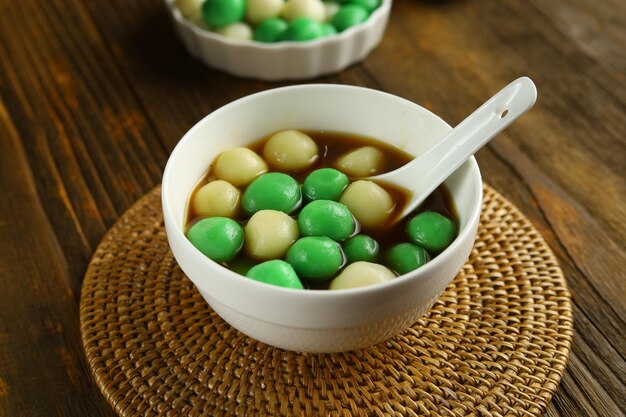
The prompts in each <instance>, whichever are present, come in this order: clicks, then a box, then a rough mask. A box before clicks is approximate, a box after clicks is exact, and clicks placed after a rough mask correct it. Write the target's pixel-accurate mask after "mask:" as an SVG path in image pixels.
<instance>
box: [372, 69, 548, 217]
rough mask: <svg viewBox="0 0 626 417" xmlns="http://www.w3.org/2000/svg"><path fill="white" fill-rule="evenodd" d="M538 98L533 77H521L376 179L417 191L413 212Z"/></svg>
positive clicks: (411, 206)
mask: <svg viewBox="0 0 626 417" xmlns="http://www.w3.org/2000/svg"><path fill="white" fill-rule="evenodd" d="M536 98H537V89H536V88H535V84H534V83H533V82H532V80H531V79H530V78H528V77H521V78H518V79H517V80H515V81H513V82H512V83H511V84H509V85H507V86H506V87H504V88H503V89H502V90H500V91H499V92H498V93H497V94H496V95H494V96H493V97H491V98H490V99H489V100H487V101H486V102H485V103H484V104H483V105H482V106H480V107H479V108H478V109H477V110H476V111H474V112H473V113H472V114H471V115H469V116H468V117H467V118H466V119H465V120H463V121H462V122H461V123H459V124H458V125H457V126H456V127H455V128H454V129H453V130H452V131H450V133H448V135H446V136H445V137H444V138H443V139H441V140H440V141H439V142H438V143H437V144H436V145H435V146H433V147H432V148H431V149H429V150H428V151H427V152H426V153H425V154H423V155H421V156H418V157H417V158H415V159H414V160H413V161H411V162H409V163H408V164H406V165H404V166H403V167H401V168H399V169H397V170H395V171H393V172H390V173H388V174H383V175H380V176H378V177H374V178H373V179H380V180H389V181H391V182H393V183H394V184H397V185H400V186H402V187H404V188H407V189H410V190H414V191H415V194H416V195H414V198H415V200H414V201H412V202H411V203H412V204H410V207H406V209H405V213H407V212H409V211H412V210H413V209H415V208H416V207H417V206H418V205H419V204H420V203H421V202H422V201H423V200H424V199H425V198H426V197H427V196H428V195H429V194H430V193H432V192H433V191H434V190H435V188H437V187H438V186H439V185H440V184H441V183H442V182H443V181H444V180H445V179H446V178H447V177H448V176H449V175H450V174H452V173H453V172H454V171H455V170H456V169H457V168H458V167H459V166H461V164H463V162H465V161H466V160H467V159H468V158H469V157H470V156H471V155H473V154H474V153H476V151H478V150H479V149H480V148H481V147H482V146H484V145H485V144H486V143H487V142H489V140H491V139H492V138H493V137H494V136H495V135H497V134H498V133H500V132H501V131H502V130H504V129H505V128H506V127H507V126H509V125H510V124H511V123H512V122H513V121H514V120H515V119H517V118H518V117H519V116H521V115H522V114H524V113H525V112H526V111H527V110H528V109H530V108H531V107H532V106H533V104H534V103H535V100H536ZM417 194H419V196H418V195H417ZM420 197H421V198H420Z"/></svg>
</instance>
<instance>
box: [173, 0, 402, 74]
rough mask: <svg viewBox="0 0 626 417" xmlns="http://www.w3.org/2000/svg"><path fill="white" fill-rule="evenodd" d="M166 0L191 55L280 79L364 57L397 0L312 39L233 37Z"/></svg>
mask: <svg viewBox="0 0 626 417" xmlns="http://www.w3.org/2000/svg"><path fill="white" fill-rule="evenodd" d="M165 3H166V5H167V7H168V10H169V11H170V14H171V16H172V20H173V22H174V28H175V30H176V32H177V34H178V36H179V37H180V39H181V41H182V42H183V44H184V45H185V47H186V49H187V50H188V51H189V53H190V54H191V55H193V56H194V57H196V58H197V59H199V60H200V61H202V62H204V63H205V64H206V65H208V66H210V67H212V68H216V69H219V70H222V71H225V72H228V73H230V74H233V75H237V76H240V77H248V78H256V79H261V80H265V81H279V80H298V79H307V78H314V77H318V76H321V75H327V74H332V73H335V72H339V71H341V70H343V69H344V68H346V67H348V66H349V65H352V64H355V63H357V62H359V61H361V60H363V59H364V58H365V57H366V56H367V55H368V54H369V53H370V52H371V51H372V50H373V49H374V48H375V47H376V46H377V45H378V44H379V43H380V40H381V39H382V36H383V34H384V32H385V28H386V26H387V21H388V19H389V13H390V10H391V3H392V0H382V2H381V5H380V6H379V7H378V8H377V9H376V10H374V11H373V12H372V14H371V15H370V16H369V18H368V19H367V20H366V21H365V22H363V23H361V24H359V25H356V26H354V27H352V28H349V29H347V30H345V31H343V32H341V33H338V34H335V35H331V36H327V37H324V38H320V39H316V40H312V41H307V42H293V41H290V42H277V43H262V42H256V41H252V40H249V41H242V40H232V39H228V38H226V37H224V36H221V35H219V34H217V33H214V32H211V31H209V30H206V29H204V28H202V27H201V25H199V24H198V21H197V19H198V17H197V16H196V17H195V19H192V20H190V19H187V18H185V17H184V16H183V14H182V13H181V10H179V9H178V8H177V7H176V0H165ZM193 20H196V21H195V22H194V21H193Z"/></svg>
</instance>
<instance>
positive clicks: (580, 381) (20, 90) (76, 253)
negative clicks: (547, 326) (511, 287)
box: [0, 0, 626, 417]
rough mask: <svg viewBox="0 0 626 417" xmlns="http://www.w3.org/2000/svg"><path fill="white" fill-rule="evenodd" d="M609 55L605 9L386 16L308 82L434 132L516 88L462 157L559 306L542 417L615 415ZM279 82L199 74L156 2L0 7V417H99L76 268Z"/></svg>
mask: <svg viewBox="0 0 626 417" xmlns="http://www.w3.org/2000/svg"><path fill="white" fill-rule="evenodd" d="M625 51H626V3H625V2H623V1H621V0H602V1H595V2H591V1H589V0H554V1H541V0H527V1H514V0H466V1H463V0H457V1H439V2H436V1H431V2H423V1H419V0H396V2H395V4H394V6H393V11H392V14H391V17H390V25H389V26H388V28H387V31H386V34H385V37H384V39H383V41H382V43H381V44H380V46H379V47H378V48H377V49H375V50H374V51H373V53H371V54H370V56H369V57H368V58H367V59H366V60H365V61H363V62H362V63H360V64H358V65H354V66H352V67H350V68H348V69H346V70H345V71H343V72H341V73H339V74H335V75H332V76H328V77H323V78H320V79H317V80H314V81H315V82H324V83H342V84H353V85H359V86H366V87H371V88H375V89H379V90H383V91H387V92H389V93H392V94H396V95H399V96H401V97H404V98H406V99H409V100H412V101H415V102H417V103H419V104H421V105H423V106H425V107H427V108H429V109H431V110H432V111H434V112H435V113H437V114H439V115H441V116H442V117H443V118H444V119H445V120H446V121H448V122H449V123H450V124H452V125H455V124H456V123H458V122H459V121H460V120H461V119H462V118H463V117H464V116H465V115H467V114H469V113H470V112H471V111H472V110H473V109H474V108H476V106H478V105H479V104H480V103H482V102H483V101H484V100H485V99H486V98H488V97H489V96H490V95H491V94H493V93H495V92H496V91H497V90H498V89H500V88H501V87H503V86H504V85H506V84H507V83H508V82H509V81H511V80H513V79H514V78H517V77H518V76H521V75H528V76H530V77H531V78H532V79H533V80H534V81H535V83H536V84H537V88H538V92H539V98H538V101H537V103H536V105H535V107H534V108H533V109H532V110H531V112H530V113H528V114H527V115H525V116H524V117H523V118H521V119H520V120H519V121H518V122H516V123H515V124H514V125H512V126H511V127H510V128H509V129H508V130H506V132H504V133H502V134H500V135H499V136H498V137H497V138H496V139H494V140H493V141H492V142H491V143H490V144H489V145H488V146H487V147H486V148H484V149H483V150H481V151H480V152H479V153H478V154H477V158H478V161H479V164H480V166H481V169H482V173H483V176H484V180H485V181H486V182H487V183H489V184H490V185H492V186H493V187H494V188H496V189H497V190H498V191H499V192H500V193H502V194H503V195H504V196H505V197H506V198H508V199H509V200H510V201H512V202H513V203H514V204H515V205H517V206H518V207H519V208H520V209H521V211H522V212H523V213H524V214H525V215H526V216H527V217H528V218H529V219H530V220H531V221H532V223H533V224H534V225H535V227H536V228H537V229H538V230H539V231H540V232H541V233H542V234H543V236H544V237H545V238H546V240H547V241H548V243H549V244H550V246H551V247H552V249H553V250H554V252H555V254H556V255H557V257H558V259H559V261H560V263H561V266H562V269H563V271H564V273H565V276H566V279H567V282H568V284H569V287H570V289H571V293H572V299H573V305H574V316H575V327H576V333H575V339H574V344H573V350H572V354H571V358H570V362H569V365H568V370H567V373H566V374H565V376H564V378H563V379H562V382H561V385H560V387H559V390H558V392H557V393H556V395H555V397H554V399H553V401H552V402H551V404H550V406H549V408H548V409H547V411H546V415H548V416H578V415H581V416H603V417H608V416H611V417H615V416H623V415H624V410H625V409H626V395H624V394H625V392H626V391H625V387H624V386H625V380H626V362H625V360H626V337H625V334H626V274H625V270H626V269H625V266H624V265H625V264H626V255H625V252H626V251H625V249H624V240H625V238H626V222H625V220H624V219H625V218H626V209H625V208H626V185H625V161H626V146H625V139H626V129H625V126H626V52H625ZM307 82H308V81H307ZM288 84H292V83H266V82H260V81H255V80H245V79H239V78H235V77H232V76H229V75H227V74H224V73H220V72H217V71H213V70H210V69H208V68H206V67H204V66H203V65H202V64H201V63H199V62H197V61H196V60H194V59H192V58H191V57H190V56H189V55H188V54H187V53H186V52H185V50H184V49H183V46H182V45H181V43H180V42H179V41H178V40H177V39H176V38H175V35H174V31H173V29H172V27H171V25H170V21H169V18H168V16H167V13H166V8H165V5H164V4H163V2H162V1H159V0H133V1H121V0H108V1H102V0H92V1H87V0H81V1H62V0H49V1H35V0H20V1H8V0H5V1H3V2H0V196H1V205H0V272H1V273H0V297H1V300H2V301H1V307H0V416H113V415H114V412H113V409H112V408H111V406H110V405H109V404H108V403H107V401H106V399H105V397H104V396H103V395H102V394H101V393H100V391H99V390H98V388H97V386H96V384H95V383H94V382H93V379H92V377H91V374H90V371H89V368H88V366H87V364H86V361H85V357H84V354H83V349H82V345H81V339H80V332H79V324H78V321H79V317H78V305H79V298H80V290H81V283H82V280H83V275H84V273H85V269H86V267H87V264H88V262H89V259H90V256H91V254H92V253H93V251H94V249H95V248H96V246H97V245H98V243H99V242H100V240H101V238H102V236H103V235H104V233H105V232H106V231H107V230H108V228H109V227H110V226H111V225H112V224H113V223H114V222H115V221H116V220H117V219H118V218H119V217H120V216H121V215H122V214H123V213H124V211H125V210H126V209H127V208H128V207H129V206H130V205H131V204H132V203H133V202H134V201H136V200H137V199H138V198H139V197H141V196H142V195H143V194H145V193H146V192H148V191H149V190H151V189H152V188H153V187H155V186H156V185H157V184H159V182H160V179H161V174H162V171H163V168H164V166H165V163H166V160H167V157H168V154H169V152H170V151H171V150H172V149H173V147H174V145H175V144H176V142H177V141H178V140H179V138H180V137H181V136H182V135H183V134H184V133H185V131H186V130H187V129H189V128H190V127H191V126H192V125H193V124H194V123H195V122H197V121H198V120H199V119H200V118H202V117H203V116H204V115H206V114H208V113H210V112H211V111H213V110H215V109H217V108H218V107H220V106H222V105H224V104H226V103H228V102H230V101H232V100H235V99H237V98H240V97H242V96H245V95H248V94H250V93H254V92H257V91H261V90H265V89H268V88H272V87H277V86H281V85H288Z"/></svg>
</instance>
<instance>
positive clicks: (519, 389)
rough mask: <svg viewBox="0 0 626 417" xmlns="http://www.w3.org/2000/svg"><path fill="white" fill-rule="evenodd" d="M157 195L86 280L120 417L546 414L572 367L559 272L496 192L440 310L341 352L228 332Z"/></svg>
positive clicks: (100, 362) (97, 351)
mask: <svg viewBox="0 0 626 417" xmlns="http://www.w3.org/2000/svg"><path fill="white" fill-rule="evenodd" d="M159 197H160V193H159V189H158V188H157V189H155V190H154V191H152V192H151V193H149V194H148V195H146V196H145V197H144V198H142V199H141V200H140V201H138V202H137V203H136V204H135V205H134V206H133V207H132V208H131V209H130V210H128V212H126V214H124V215H123V217H122V218H121V219H120V221H119V222H118V223H117V224H116V225H115V226H114V227H113V228H112V229H111V230H110V231H109V232H108V234H107V235H106V236H105V237H104V239H103V241H102V243H101V244H100V246H99V247H98V249H97V250H96V252H95V254H94V256H93V259H92V260H91V263H90V265H89V269H88V270H87V273H86V276H85V281H84V283H83V290H82V297H81V302H80V318H81V333H82V338H83V344H84V348H85V352H86V355H87V359H88V362H89V366H90V368H91V370H92V371H93V374H94V376H95V380H96V381H97V383H98V385H99V386H100V389H101V390H102V392H103V393H104V395H105V396H106V398H107V399H108V401H109V403H110V404H111V405H112V406H113V407H114V408H115V410H116V411H117V413H118V414H120V415H122V416H153V415H159V416H200V415H203V416H218V415H220V416H221V415H225V416H230V415H241V416H248V415H280V416H309V415H310V416H353V415H354V416H382V415H392V416H417V415H424V416H474V415H482V416H505V415H506V416H537V415H541V414H542V412H543V411H544V410H545V408H546V405H547V404H548V402H549V401H550V398H551V397H552V395H553V394H554V392H555V391H556V389H557V386H558V383H559V381H560V379H561V376H562V375H563V373H564V372H565V366H566V363H567V358H568V355H569V351H570V345H571V340H572V333H573V328H572V311H571V305H570V297H569V293H568V290H567V288H566V285H565V281H564V279H563V275H562V272H561V269H560V268H559V265H558V263H557V261H556V260H555V258H554V255H553V254H552V252H551V251H550V249H549V248H548V246H547V245H546V243H545V241H544V240H543V238H542V237H541V235H540V234H539V233H538V232H537V230H536V229H534V228H533V226H532V225H531V224H530V223H529V221H528V220H527V219H526V218H525V217H524V216H523V215H522V214H521V213H520V212H519V211H518V210H517V209H516V208H515V207H514V206H512V205H511V203H510V202H508V201H507V200H506V199H504V198H503V197H502V196H501V195H499V194H498V193H497V192H495V191H494V190H493V189H492V188H490V187H489V186H485V196H484V203H483V211H482V216H481V224H480V227H479V230H478V238H477V241H476V244H475V246H474V250H473V251H472V254H471V257H470V259H469V261H468V262H467V264H466V265H465V267H464V268H463V270H462V271H461V272H460V273H459V275H458V276H457V277H456V279H455V280H454V281H453V282H452V283H451V284H450V285H449V287H448V288H447V289H446V291H445V293H444V294H443V296H442V297H441V298H440V300H439V301H437V303H436V304H435V306H434V307H433V308H432V309H431V311H430V312H429V313H428V315H427V316H425V317H424V318H422V319H421V320H419V321H418V322H417V323H415V324H414V325H413V326H412V327H411V328H410V329H408V330H407V331H405V332H403V333H402V334H400V335H398V336H396V337H394V338H392V339H391V340H388V341H387V342H383V343H380V344H378V345H376V346H373V347H371V348H368V349H363V350H360V351H354V352H347V353H341V354H300V353H294V352H287V351H283V350H280V349H276V348H272V347H269V346H267V345H264V344H262V343H260V342H257V341H255V340H252V339H250V338H248V337H247V336H245V335H243V334H241V333H239V332H238V331H236V330H234V329H233V328H231V327H230V326H229V325H228V324H226V323H225V322H224V321H223V320H222V319H221V318H220V317H219V316H217V314H215V313H214V312H213V311H212V310H211V308H210V307H209V306H208V305H207V304H206V303H205V301H204V300H203V299H202V297H201V296H200V294H199V293H198V292H197V291H196V290H195V288H194V286H193V285H192V283H191V282H190V281H189V280H188V279H187V278H186V277H185V276H184V275H183V273H182V272H181V270H180V269H179V268H178V266H177V264H176V262H175V260H174V259H173V257H172V254H171V252H170V251H169V249H168V245H167V241H166V237H165V231H164V227H163V221H162V215H161V205H160V198H159Z"/></svg>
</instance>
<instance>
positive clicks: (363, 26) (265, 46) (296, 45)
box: [165, 0, 393, 51]
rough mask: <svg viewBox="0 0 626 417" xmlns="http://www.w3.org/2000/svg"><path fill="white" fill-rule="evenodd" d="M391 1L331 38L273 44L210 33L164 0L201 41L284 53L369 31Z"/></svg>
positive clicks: (386, 0)
mask: <svg viewBox="0 0 626 417" xmlns="http://www.w3.org/2000/svg"><path fill="white" fill-rule="evenodd" d="M392 2H393V0H381V3H380V5H379V6H378V7H377V8H376V9H375V10H374V11H373V12H372V13H371V14H370V15H369V17H368V18H367V20H366V21H365V22H362V23H359V24H358V25H355V26H352V27H350V28H348V29H346V30H344V31H343V32H340V33H336V34H334V35H331V36H325V37H322V38H318V39H313V40H310V41H281V42H275V43H264V42H259V41H255V40H236V39H229V38H227V37H225V36H222V35H220V34H218V33H215V32H211V31H210V30H207V29H204V28H202V27H200V26H199V25H197V24H196V23H194V22H192V21H191V20H189V19H187V18H185V17H184V16H183V15H182V13H181V12H180V10H179V9H178V7H177V6H176V0H165V4H166V5H167V7H168V9H169V11H170V14H171V15H172V16H173V18H174V20H175V21H176V22H177V23H178V24H179V25H182V26H185V27H186V28H187V29H188V30H190V31H191V32H193V34H194V35H195V36H197V37H200V38H202V40H207V41H211V42H218V43H220V44H224V45H228V46H232V47H236V48H242V47H247V48H250V47H254V48H258V49H260V50H266V51H285V50H293V49H297V50H300V49H308V48H313V47H316V46H319V47H322V46H325V45H330V44H337V43H340V42H342V41H344V40H345V39H347V38H349V37H351V36H353V35H354V34H356V33H360V32H364V31H367V30H369V29H370V28H371V27H373V26H375V25H376V24H377V22H378V20H380V19H381V18H384V17H385V16H387V15H388V14H389V12H390V10H391V4H392Z"/></svg>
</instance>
